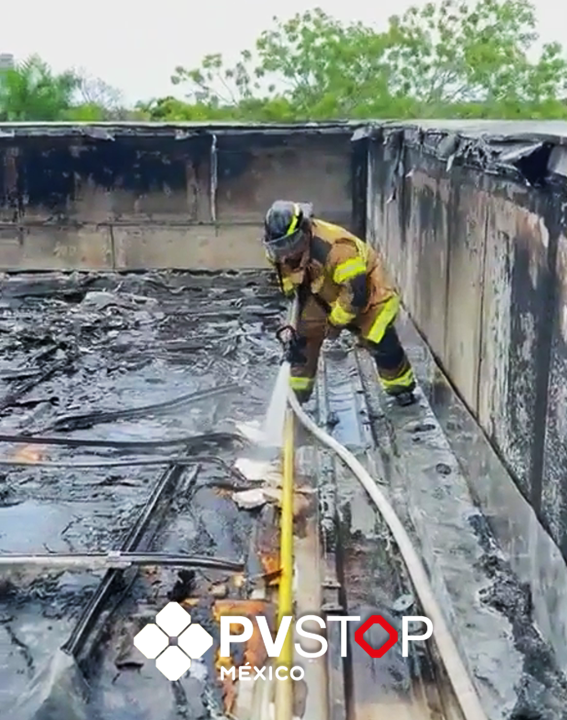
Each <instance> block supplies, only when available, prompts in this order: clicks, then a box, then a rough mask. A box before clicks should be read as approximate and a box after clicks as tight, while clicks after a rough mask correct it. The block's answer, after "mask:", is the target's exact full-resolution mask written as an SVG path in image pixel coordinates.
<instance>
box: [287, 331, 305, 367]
mask: <svg viewBox="0 0 567 720" xmlns="http://www.w3.org/2000/svg"><path fill="white" fill-rule="evenodd" d="M306 344H307V340H306V339H305V338H301V337H297V336H295V337H293V338H292V339H291V340H289V341H288V342H287V343H286V349H285V353H284V360H286V361H287V362H289V364H290V365H304V364H305V363H306V362H307V358H306V357H305V353H304V349H305V346H306Z"/></svg>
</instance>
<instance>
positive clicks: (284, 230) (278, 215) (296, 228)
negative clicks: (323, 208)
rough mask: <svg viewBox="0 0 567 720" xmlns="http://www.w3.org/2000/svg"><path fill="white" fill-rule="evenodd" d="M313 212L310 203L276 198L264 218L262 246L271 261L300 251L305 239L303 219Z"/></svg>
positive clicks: (306, 218) (308, 217)
mask: <svg viewBox="0 0 567 720" xmlns="http://www.w3.org/2000/svg"><path fill="white" fill-rule="evenodd" d="M312 214H313V210H312V207H311V205H306V204H304V203H295V202H290V201H287V200H276V202H275V203H273V204H272V206H271V207H270V209H269V210H268V212H267V213H266V218H265V220H264V246H265V248H266V252H267V254H268V257H269V258H270V259H271V260H272V261H279V260H283V259H284V258H286V257H291V256H294V255H297V254H298V253H300V252H301V250H302V249H303V246H304V240H305V229H306V227H305V220H308V219H310V217H311V216H312Z"/></svg>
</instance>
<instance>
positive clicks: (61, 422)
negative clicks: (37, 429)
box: [45, 383, 240, 432]
mask: <svg viewBox="0 0 567 720" xmlns="http://www.w3.org/2000/svg"><path fill="white" fill-rule="evenodd" d="M236 390H240V386H239V385H238V384H237V383H230V384H227V385H220V386H218V387H215V388H208V389H206V390H199V391H198V392H193V393H189V394H188V395H181V396H180V397H177V398H174V399H172V400H166V401H165V402H161V403H155V404H153V405H142V406H140V407H135V408H128V409H126V410H94V411H93V412H89V413H84V414H81V415H64V416H61V417H58V418H56V419H55V420H54V422H53V423H52V424H51V425H49V426H48V427H47V428H45V429H46V430H52V431H55V432H58V431H62V430H67V431H69V430H81V429H85V428H88V427H92V426H93V425H100V424H102V423H108V422H112V421H113V420H126V419H130V418H137V417H140V416H144V415H148V414H156V413H158V412H160V411H161V410H168V409H172V408H175V407H181V406H183V405H186V404H187V403H191V402H200V401H201V400H208V399H209V398H211V397H214V396H215V395H223V394H226V393H230V392H234V391H236Z"/></svg>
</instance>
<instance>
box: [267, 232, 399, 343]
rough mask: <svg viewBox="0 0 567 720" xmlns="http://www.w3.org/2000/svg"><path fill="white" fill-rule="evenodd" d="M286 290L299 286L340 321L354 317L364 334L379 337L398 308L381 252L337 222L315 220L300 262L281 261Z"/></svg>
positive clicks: (334, 322) (290, 291) (344, 323)
mask: <svg viewBox="0 0 567 720" xmlns="http://www.w3.org/2000/svg"><path fill="white" fill-rule="evenodd" d="M278 273H279V276H280V282H281V285H282V290H283V292H284V293H285V294H286V295H290V294H293V293H294V292H295V291H296V290H298V289H299V290H300V297H301V296H302V294H303V296H304V297H305V293H307V294H311V295H313V296H314V298H315V299H316V300H317V301H318V302H319V304H321V305H322V306H324V307H325V309H326V312H327V320H328V322H329V323H331V324H332V325H334V326H336V327H345V326H347V325H349V326H350V325H352V324H353V323H354V324H355V325H357V326H358V327H359V329H360V330H361V331H362V337H363V338H365V339H367V340H369V341H371V342H374V343H379V342H380V340H381V339H382V337H383V334H384V332H385V329H386V327H387V326H388V324H389V323H390V322H391V321H392V320H393V319H394V317H395V315H396V314H397V311H398V298H397V294H396V292H395V289H394V288H393V286H392V285H391V283H390V281H389V280H388V278H387V275H386V273H385V270H384V268H383V265H382V262H381V259H380V257H379V255H378V253H377V252H376V251H375V250H374V249H373V248H372V247H371V246H370V245H368V244H367V243H365V242H363V241H362V240H360V239H359V238H357V237H356V236H355V235H353V234H352V233H350V232H348V230H345V229H344V228H342V227H339V226H338V225H333V224H332V223H328V222H324V221H323V220H319V219H313V220H312V238H311V241H310V247H309V250H308V251H307V252H306V253H305V255H304V257H303V259H302V261H301V263H300V265H299V267H298V268H290V267H288V266H286V265H285V264H282V265H279V266H278Z"/></svg>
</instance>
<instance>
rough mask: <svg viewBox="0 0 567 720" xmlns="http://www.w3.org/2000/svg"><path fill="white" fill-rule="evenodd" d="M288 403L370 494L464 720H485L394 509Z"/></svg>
mask: <svg viewBox="0 0 567 720" xmlns="http://www.w3.org/2000/svg"><path fill="white" fill-rule="evenodd" d="M288 402H289V404H290V406H291V408H292V409H293V411H294V413H295V415H296V416H297V418H298V420H299V422H300V423H301V424H302V425H303V426H304V427H305V428H306V429H307V430H308V431H309V432H310V433H312V434H313V435H314V436H315V437H316V438H317V439H318V440H319V441H320V442H321V443H322V444H323V445H325V446H326V447H328V448H329V449H330V450H332V451H333V452H334V453H336V454H337V455H338V456H339V457H340V458H341V460H342V461H343V462H344V463H345V464H346V465H347V466H348V467H349V468H350V469H351V470H352V472H353V473H354V474H355V475H356V477H357V478H358V480H360V482H361V484H362V486H363V487H364V489H365V490H366V492H367V493H368V495H370V498H371V500H372V502H373V503H374V505H376V507H377V509H378V511H379V512H380V513H381V515H382V517H383V518H384V520H385V521H386V522H387V524H388V526H389V528H390V530H391V532H392V535H393V536H394V539H395V541H396V543H397V545H398V547H399V549H400V552H401V554H402V557H403V559H404V561H405V564H406V567H407V570H408V573H409V575H410V577H411V580H412V582H413V586H414V588H415V592H416V593H417V596H418V597H419V600H420V601H421V605H422V607H423V611H424V613H425V614H426V616H427V617H429V619H430V620H431V622H432V623H433V629H434V636H433V637H434V641H435V644H436V646H437V649H438V651H439V655H440V657H441V660H442V662H443V664H444V666H445V669H446V671H447V675H448V676H449V680H450V682H451V685H452V687H453V690H454V692H455V696H456V698H457V701H458V703H459V705H460V707H461V710H462V713H463V715H464V717H465V720H488V718H487V715H486V713H485V712H484V710H483V708H482V705H481V704H480V700H479V697H478V694H477V692H476V690H475V688H474V686H473V684H472V682H471V680H470V677H469V674H468V672H467V670H466V668H465V666H464V664H463V661H462V659H461V656H460V654H459V651H458V649H457V646H456V645H455V642H454V641H453V638H452V636H451V633H450V632H449V628H448V627H447V623H446V622H445V618H444V616H443V613H442V611H441V608H440V607H439V604H438V603H437V600H436V599H435V594H434V592H433V588H432V587H431V584H430V582H429V578H428V576H427V573H426V571H425V568H424V567H423V564H422V562H421V559H420V558H419V555H418V554H417V553H416V551H415V549H414V547H413V545H412V542H411V540H410V537H409V535H408V534H407V532H406V530H405V528H404V526H403V525H402V523H401V522H400V519H399V518H398V516H397V515H396V513H395V511H394V509H393V508H392V506H391V505H390V503H389V502H388V500H387V499H386V498H385V496H384V495H383V494H382V492H381V491H380V489H379V488H378V486H377V485H376V483H375V482H374V480H373V479H372V477H371V476H370V475H369V473H368V472H367V471H366V469H365V468H364V467H363V466H362V465H361V463H360V462H359V461H358V460H357V459H356V458H355V457H354V455H353V454H352V453H350V452H349V451H348V450H347V449H346V448H345V447H344V445H341V443H339V442H337V441H336V440H335V439H334V438H333V437H331V436H330V435H329V434H328V433H326V432H325V431H324V430H322V429H321V428H320V427H319V426H318V425H316V424H315V423H314V422H313V420H311V418H310V417H309V416H308V415H307V414H306V413H305V412H304V411H303V409H302V407H301V405H300V404H299V402H298V400H297V398H296V396H295V393H294V392H293V391H292V390H291V389H290V390H289V393H288Z"/></svg>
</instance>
